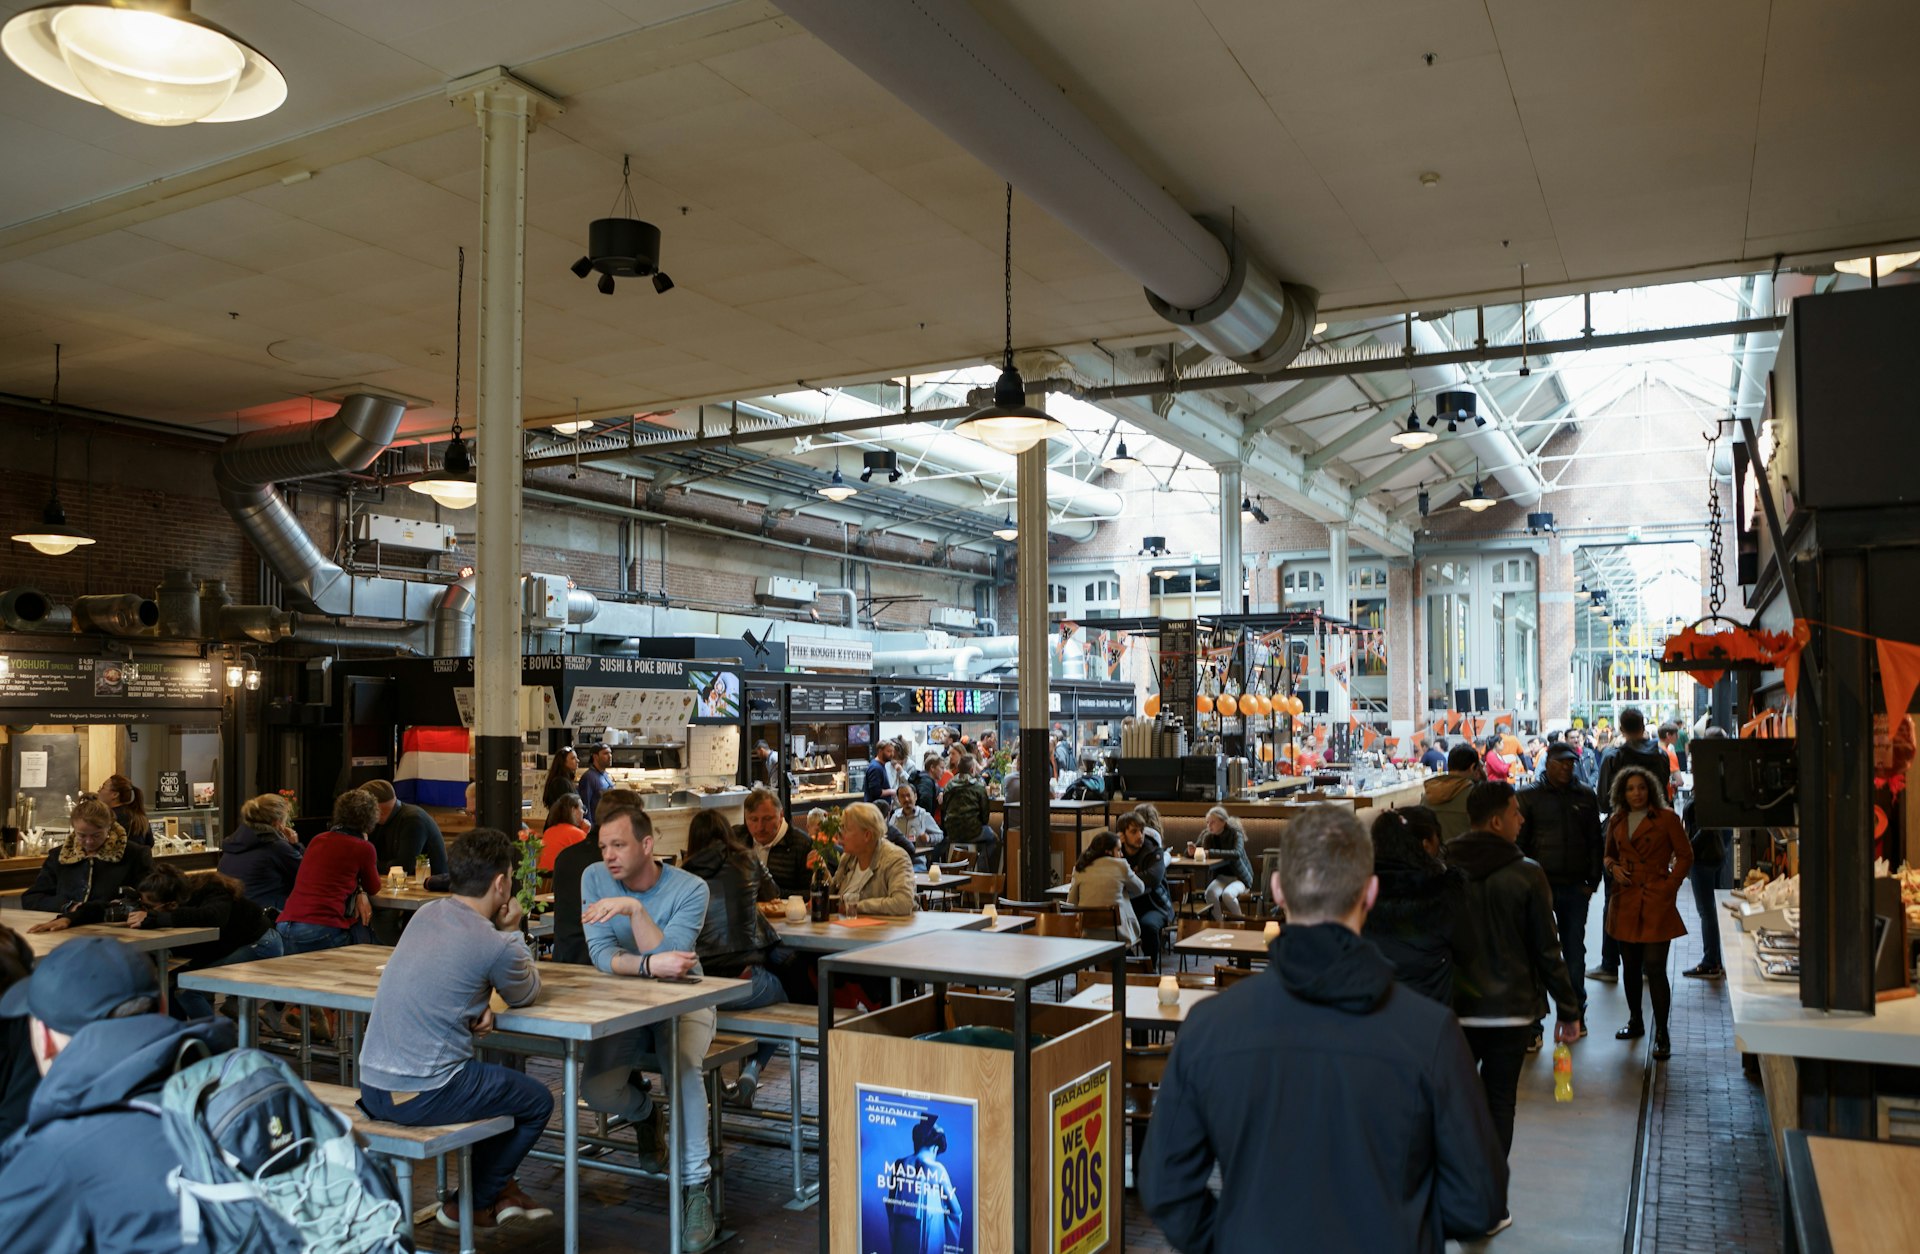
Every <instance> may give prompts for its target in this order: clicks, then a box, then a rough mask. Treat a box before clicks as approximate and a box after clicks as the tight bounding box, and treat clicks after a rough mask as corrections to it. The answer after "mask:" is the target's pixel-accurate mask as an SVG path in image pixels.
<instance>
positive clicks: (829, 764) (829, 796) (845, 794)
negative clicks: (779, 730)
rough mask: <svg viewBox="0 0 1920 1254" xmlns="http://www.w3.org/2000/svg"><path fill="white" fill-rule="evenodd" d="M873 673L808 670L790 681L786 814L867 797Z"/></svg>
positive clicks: (874, 734) (874, 721)
mask: <svg viewBox="0 0 1920 1254" xmlns="http://www.w3.org/2000/svg"><path fill="white" fill-rule="evenodd" d="M878 715H879V706H878V701H877V699H876V695H875V690H874V686H873V680H872V678H871V677H867V676H861V677H858V678H851V677H850V678H836V677H833V676H827V675H808V676H805V677H804V678H795V679H793V680H792V682H789V683H788V684H787V685H786V720H785V727H786V743H785V746H784V748H785V750H786V754H787V774H788V776H789V777H790V778H789V792H788V802H787V805H788V813H789V814H790V815H791V816H793V817H795V818H799V817H801V816H804V815H805V814H806V812H807V811H808V810H811V809H813V808H815V807H816V806H818V807H823V808H824V807H829V806H844V805H848V804H850V803H852V802H855V801H859V800H860V799H861V798H862V797H863V796H865V785H866V774H867V763H868V762H869V761H870V760H871V759H872V756H873V746H874V744H875V742H876V740H877V739H878V737H879V731H880V729H879V720H878Z"/></svg>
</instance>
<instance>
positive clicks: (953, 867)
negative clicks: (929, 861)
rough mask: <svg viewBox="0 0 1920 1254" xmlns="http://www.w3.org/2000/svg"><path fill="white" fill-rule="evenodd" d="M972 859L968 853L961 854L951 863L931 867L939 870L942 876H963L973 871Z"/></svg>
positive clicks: (936, 864)
mask: <svg viewBox="0 0 1920 1254" xmlns="http://www.w3.org/2000/svg"><path fill="white" fill-rule="evenodd" d="M973 858H974V855H972V854H970V853H969V854H963V855H961V856H960V857H958V858H955V859H954V860H953V861H952V862H936V863H934V864H933V865H934V866H937V867H939V868H940V874H942V875H965V874H967V873H968V872H970V871H972V870H973Z"/></svg>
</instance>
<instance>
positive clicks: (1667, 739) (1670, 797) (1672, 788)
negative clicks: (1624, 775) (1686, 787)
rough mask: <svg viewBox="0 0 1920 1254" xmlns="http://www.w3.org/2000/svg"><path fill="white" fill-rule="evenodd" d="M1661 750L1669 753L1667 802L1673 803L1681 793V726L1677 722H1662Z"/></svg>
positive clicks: (1660, 732)
mask: <svg viewBox="0 0 1920 1254" xmlns="http://www.w3.org/2000/svg"><path fill="white" fill-rule="evenodd" d="M1658 735H1659V737H1660V752H1662V753H1664V754H1666V755H1667V804H1668V805H1672V804H1673V802H1674V798H1676V797H1678V796H1679V795H1680V728H1679V725H1678V724H1675V723H1662V724H1660V730H1659V732H1658Z"/></svg>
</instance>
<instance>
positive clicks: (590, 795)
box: [579, 745, 613, 827]
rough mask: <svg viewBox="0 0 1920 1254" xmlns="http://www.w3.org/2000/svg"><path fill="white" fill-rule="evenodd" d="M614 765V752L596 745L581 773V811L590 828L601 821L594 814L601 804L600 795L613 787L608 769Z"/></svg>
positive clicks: (603, 746)
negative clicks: (585, 767)
mask: <svg viewBox="0 0 1920 1254" xmlns="http://www.w3.org/2000/svg"><path fill="white" fill-rule="evenodd" d="M612 765H613V750H611V749H609V748H607V746H605V745H596V746H594V750H593V753H592V755H591V756H589V757H588V758H587V769H586V770H584V771H582V772H581V773H580V788H579V792H580V810H581V813H583V814H585V815H586V816H587V824H588V826H589V827H591V826H592V825H593V824H595V823H597V822H599V821H600V816H599V815H597V814H595V813H594V809H595V807H597V806H598V805H599V804H600V794H602V793H604V792H606V791H607V790H608V789H609V788H612V787H613V776H611V775H609V774H607V768H608V767H610V766H612Z"/></svg>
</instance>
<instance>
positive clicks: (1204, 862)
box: [1167, 853, 1226, 871]
mask: <svg viewBox="0 0 1920 1254" xmlns="http://www.w3.org/2000/svg"><path fill="white" fill-rule="evenodd" d="M1225 861H1226V858H1225V857H1223V856H1222V855H1220V854H1214V853H1203V854H1201V855H1200V856H1199V857H1197V858H1173V859H1170V860H1169V861H1168V862H1167V869H1168V870H1169V871H1205V870H1208V869H1209V868H1212V867H1216V866H1219V865H1220V864H1221V863H1222V862H1225Z"/></svg>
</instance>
